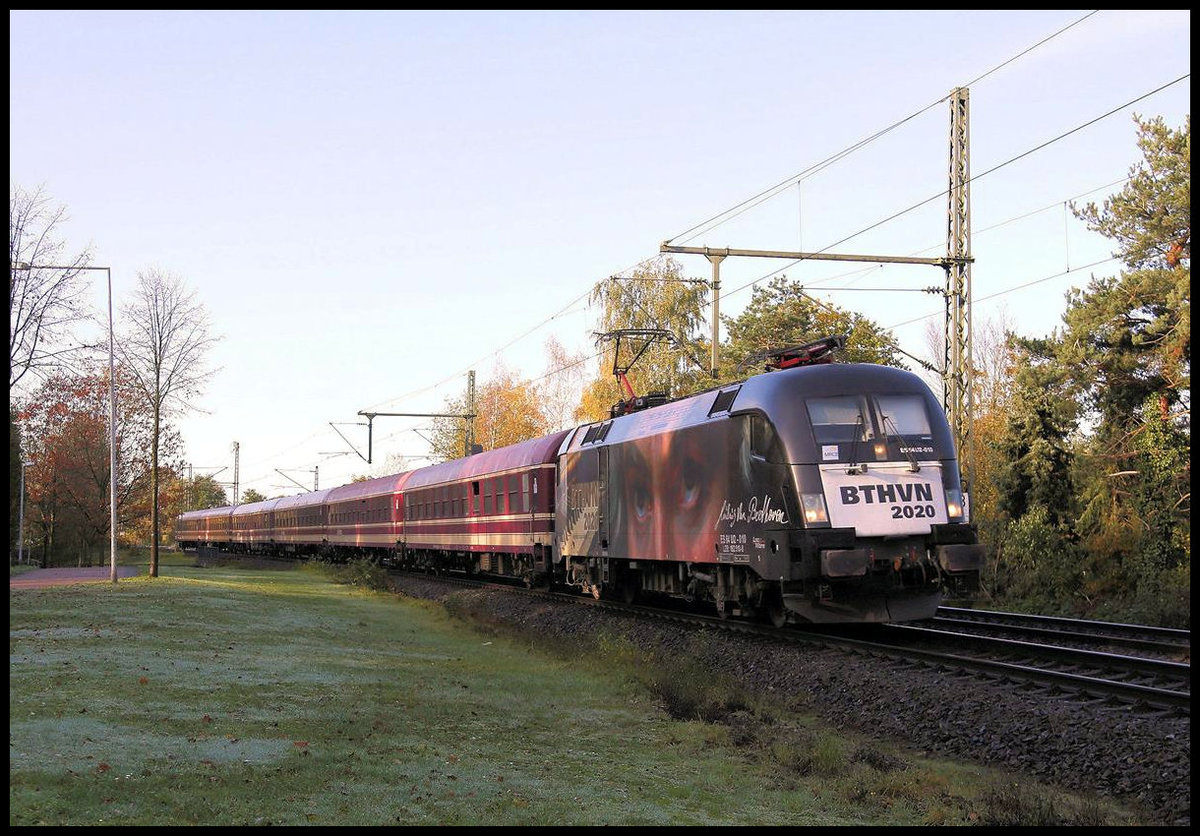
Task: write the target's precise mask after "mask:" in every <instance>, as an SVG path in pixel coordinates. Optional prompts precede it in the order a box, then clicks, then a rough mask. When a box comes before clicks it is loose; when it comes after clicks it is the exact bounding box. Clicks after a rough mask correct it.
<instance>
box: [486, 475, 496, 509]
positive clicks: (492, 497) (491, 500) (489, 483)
mask: <svg viewBox="0 0 1200 836" xmlns="http://www.w3.org/2000/svg"><path fill="white" fill-rule="evenodd" d="M493 481H494V480H492V479H485V480H484V483H483V513H485V514H490V513H492V509H493V508H495V507H496V506H495V501H496V486H495V484H493Z"/></svg>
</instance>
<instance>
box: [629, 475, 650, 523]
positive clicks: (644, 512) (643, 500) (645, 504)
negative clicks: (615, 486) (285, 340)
mask: <svg viewBox="0 0 1200 836" xmlns="http://www.w3.org/2000/svg"><path fill="white" fill-rule="evenodd" d="M650 510H651V499H650V491H648V490H647V489H646V486H645V485H644V484H642V483H638V484H636V485H634V486H633V514H634V516H635V517H637V518H638V519H639V520H644V519H646V517H648V516H650Z"/></svg>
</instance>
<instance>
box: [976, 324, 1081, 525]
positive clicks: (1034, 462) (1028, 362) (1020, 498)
mask: <svg viewBox="0 0 1200 836" xmlns="http://www.w3.org/2000/svg"><path fill="white" fill-rule="evenodd" d="M1013 342H1014V348H1015V350H1016V352H1017V355H1016V358H1015V369H1016V372H1015V376H1014V382H1013V390H1014V391H1013V395H1012V397H1011V398H1010V399H1009V401H1008V403H1007V406H1006V413H1007V416H1008V419H1007V425H1006V427H1005V430H1004V434H1003V436H1002V438H1001V439H1000V442H999V444H998V447H999V460H1000V465H999V467H998V472H997V475H996V480H995V481H996V491H997V494H998V500H997V504H998V507H999V510H1000V511H1001V512H1003V513H1004V514H1006V515H1007V517H1008V518H1009V519H1011V520H1019V519H1020V518H1021V517H1023V516H1024V515H1025V514H1026V513H1027V512H1029V511H1030V510H1032V509H1034V508H1037V509H1040V511H1042V512H1043V513H1044V515H1045V520H1046V522H1047V523H1049V524H1050V525H1052V526H1056V527H1062V526H1065V525H1067V524H1068V523H1069V521H1070V520H1072V519H1073V514H1072V500H1073V491H1072V489H1071V466H1072V459H1073V454H1072V451H1071V447H1070V443H1069V438H1070V435H1071V433H1072V432H1074V430H1075V426H1076V409H1075V405H1074V403H1073V401H1072V400H1071V399H1070V398H1069V397H1067V396H1065V394H1064V393H1065V392H1066V389H1067V384H1066V382H1065V377H1066V375H1065V374H1064V372H1063V369H1062V368H1061V367H1060V366H1059V365H1058V364H1057V363H1055V362H1054V359H1053V351H1054V345H1053V342H1051V341H1047V340H1036V339H1020V338H1017V339H1014V341H1013Z"/></svg>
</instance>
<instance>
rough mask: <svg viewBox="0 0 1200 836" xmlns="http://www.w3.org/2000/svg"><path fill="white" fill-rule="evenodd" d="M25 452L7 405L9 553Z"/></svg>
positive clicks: (14, 540) (17, 514)
mask: <svg viewBox="0 0 1200 836" xmlns="http://www.w3.org/2000/svg"><path fill="white" fill-rule="evenodd" d="M24 460H25V452H24V450H23V449H22V447H21V426H20V424H18V423H17V416H16V413H15V412H14V411H13V406H12V403H9V405H8V547H9V552H10V553H11V552H12V551H13V549H14V547H15V546H16V543H17V529H18V528H20V519H19V517H20V512H21V509H20V504H19V503H20V495H21V494H20V492H21V462H23V461H24Z"/></svg>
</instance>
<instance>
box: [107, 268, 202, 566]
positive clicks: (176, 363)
mask: <svg viewBox="0 0 1200 836" xmlns="http://www.w3.org/2000/svg"><path fill="white" fill-rule="evenodd" d="M122 314H123V317H124V319H125V323H126V326H125V333H124V336H123V338H122V339H121V341H120V342H119V344H118V352H119V354H120V356H121V360H122V364H123V365H124V366H126V367H127V368H128V369H129V371H130V373H131V375H132V378H133V381H134V384H135V386H136V388H137V391H138V393H139V395H140V397H141V399H142V401H143V402H144V403H145V404H147V405H148V407H149V409H150V413H151V415H152V427H153V430H152V433H151V438H150V480H151V489H150V497H151V506H150V508H151V510H150V518H151V525H150V528H151V538H152V539H151V541H150V577H158V549H159V539H160V535H161V526H160V523H159V453H160V442H161V438H162V428H163V424H164V421H165V420H166V419H167V418H168V417H169V416H171V415H173V414H176V413H177V412H179V411H181V410H186V409H189V408H190V407H191V403H190V399H191V398H193V397H195V396H196V395H198V394H199V393H200V392H201V390H202V389H203V385H204V383H205V382H206V381H207V380H208V378H209V377H210V376H211V375H212V373H213V372H212V370H210V369H209V368H208V367H207V366H206V361H207V354H208V352H209V350H210V349H211V348H212V347H213V346H214V345H215V343H216V341H217V338H216V337H214V336H212V335H211V334H210V332H209V321H208V313H207V311H206V310H205V308H204V305H203V304H202V303H201V302H199V301H197V300H196V298H195V294H194V293H192V292H190V291H188V290H187V289H186V288H185V286H184V284H183V282H182V281H181V280H180V279H178V278H176V277H174V276H172V275H170V274H168V273H163V272H159V271H157V270H151V271H149V272H143V273H139V274H138V286H137V288H136V290H135V291H134V294H133V299H132V301H130V302H129V303H127V304H126V305H124V306H123V307H122Z"/></svg>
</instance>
